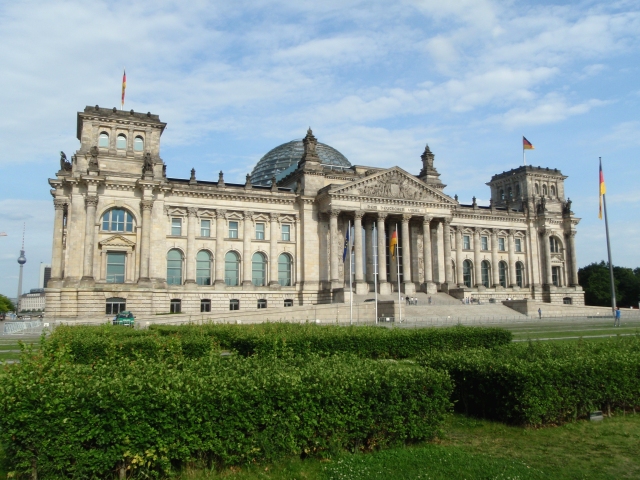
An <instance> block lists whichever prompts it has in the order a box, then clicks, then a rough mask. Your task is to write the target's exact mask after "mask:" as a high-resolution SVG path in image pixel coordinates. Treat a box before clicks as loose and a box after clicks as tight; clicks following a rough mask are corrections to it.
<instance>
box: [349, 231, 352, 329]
mask: <svg viewBox="0 0 640 480" xmlns="http://www.w3.org/2000/svg"><path fill="white" fill-rule="evenodd" d="M352 261H353V257H352V253H351V220H349V325H353V290H352V288H351V283H352V282H351V279H352V277H353V272H352V271H351V270H352V268H351V265H352V263H351V262H352Z"/></svg>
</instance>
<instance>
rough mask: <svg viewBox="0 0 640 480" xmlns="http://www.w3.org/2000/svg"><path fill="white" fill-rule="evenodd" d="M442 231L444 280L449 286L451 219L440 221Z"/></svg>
mask: <svg viewBox="0 0 640 480" xmlns="http://www.w3.org/2000/svg"><path fill="white" fill-rule="evenodd" d="M442 226H443V229H444V231H443V232H442V236H443V237H444V238H443V243H444V281H445V283H446V284H447V285H448V286H449V288H451V287H452V286H453V285H452V279H451V273H452V272H451V219H449V218H445V219H444V220H443V222H442Z"/></svg>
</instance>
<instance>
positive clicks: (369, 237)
mask: <svg viewBox="0 0 640 480" xmlns="http://www.w3.org/2000/svg"><path fill="white" fill-rule="evenodd" d="M363 224H364V247H365V248H364V250H365V257H366V263H365V270H366V280H367V283H373V281H374V278H373V219H372V218H371V217H370V216H368V217H365V219H364V222H363Z"/></svg>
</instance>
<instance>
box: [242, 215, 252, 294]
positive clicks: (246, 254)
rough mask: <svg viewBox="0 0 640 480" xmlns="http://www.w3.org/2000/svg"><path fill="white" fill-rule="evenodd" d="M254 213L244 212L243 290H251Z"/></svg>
mask: <svg viewBox="0 0 640 480" xmlns="http://www.w3.org/2000/svg"><path fill="white" fill-rule="evenodd" d="M252 226H253V212H244V233H243V234H242V257H243V258H242V288H243V289H250V288H253V287H252V283H251V231H252V228H251V227H252Z"/></svg>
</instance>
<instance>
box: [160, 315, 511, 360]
mask: <svg viewBox="0 0 640 480" xmlns="http://www.w3.org/2000/svg"><path fill="white" fill-rule="evenodd" d="M151 330H152V331H155V332H158V333H159V334H160V335H163V336H173V335H179V336H181V335H187V334H200V335H207V336H210V337H212V338H214V339H215V341H216V342H217V343H219V344H220V345H221V346H222V347H223V348H229V349H232V350H235V351H237V352H238V353H239V354H240V355H243V356H250V355H254V354H256V353H268V352H278V351H281V350H283V349H287V350H291V351H292V352H293V353H295V354H297V355H302V354H307V353H318V354H321V355H331V354H334V353H352V354H355V355H357V356H359V357H363V358H374V359H381V358H392V359H402V358H412V357H416V356H417V355H419V354H422V353H424V352H429V351H431V350H442V349H444V350H459V349H463V348H479V347H482V348H494V347H496V346H499V345H505V344H508V343H510V342H511V339H512V334H511V332H509V331H508V330H505V329H501V328H486V327H464V326H457V327H451V328H420V329H400V328H394V329H387V328H380V327H338V326H319V325H314V324H294V323H262V324H254V325H216V324H207V325H197V326H196V325H188V326H169V325H156V326H152V327H151Z"/></svg>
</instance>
